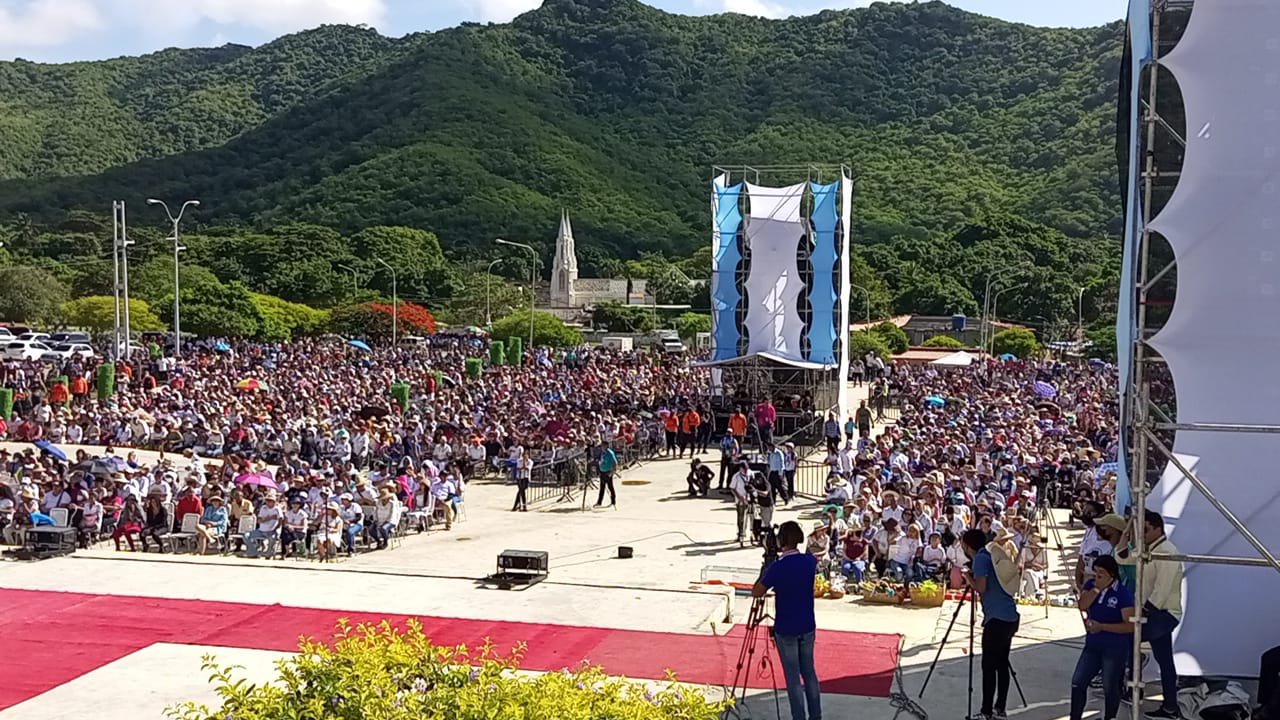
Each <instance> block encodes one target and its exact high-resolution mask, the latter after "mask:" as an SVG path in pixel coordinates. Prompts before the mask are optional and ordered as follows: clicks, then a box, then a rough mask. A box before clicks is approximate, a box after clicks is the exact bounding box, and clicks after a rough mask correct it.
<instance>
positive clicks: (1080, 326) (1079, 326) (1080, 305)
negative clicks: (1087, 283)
mask: <svg viewBox="0 0 1280 720" xmlns="http://www.w3.org/2000/svg"><path fill="white" fill-rule="evenodd" d="M1088 289H1089V288H1088V287H1082V288H1080V294H1079V295H1077V296H1076V339H1077V340H1084V291H1085V290H1088Z"/></svg>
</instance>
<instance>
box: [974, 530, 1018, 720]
mask: <svg viewBox="0 0 1280 720" xmlns="http://www.w3.org/2000/svg"><path fill="white" fill-rule="evenodd" d="M960 544H961V545H962V546H963V548H964V554H965V555H967V556H968V557H969V559H970V568H971V570H970V571H969V575H968V578H967V580H968V582H969V586H970V587H972V588H973V591H974V592H975V593H977V594H978V596H979V597H980V598H981V599H982V708H981V713H980V717H982V718H984V720H989V719H991V718H1001V719H1002V718H1004V717H1006V716H1005V703H1006V702H1007V701H1008V699H1009V650H1010V649H1011V647H1012V645H1013V635H1014V633H1016V632H1017V631H1018V621H1019V620H1020V619H1021V618H1020V617H1019V616H1018V605H1017V603H1015V602H1014V599H1013V595H1012V594H1010V593H1009V591H1007V590H1005V588H1004V586H1003V585H1001V583H1000V579H999V578H998V577H996V567H995V561H994V560H992V558H991V552H990V551H989V550H987V547H986V545H987V536H986V533H984V532H982V531H981V530H966V531H965V532H964V535H961V536H960ZM993 696H994V697H993Z"/></svg>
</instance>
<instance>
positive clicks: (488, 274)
mask: <svg viewBox="0 0 1280 720" xmlns="http://www.w3.org/2000/svg"><path fill="white" fill-rule="evenodd" d="M500 262H502V259H501V258H499V259H497V260H494V261H493V262H491V263H489V267H487V268H485V270H484V327H485V329H486V330H492V329H493V313H491V312H490V308H491V306H490V304H489V281H490V280H492V279H493V266H494V265H497V264H498V263H500ZM530 312H533V311H532V310H530Z"/></svg>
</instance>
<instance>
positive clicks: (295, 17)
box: [124, 0, 387, 32]
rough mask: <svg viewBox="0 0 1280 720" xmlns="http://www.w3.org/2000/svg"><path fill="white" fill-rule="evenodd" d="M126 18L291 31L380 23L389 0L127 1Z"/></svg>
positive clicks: (156, 24)
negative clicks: (316, 27)
mask: <svg viewBox="0 0 1280 720" xmlns="http://www.w3.org/2000/svg"><path fill="white" fill-rule="evenodd" d="M124 4H126V5H128V6H130V7H129V12H127V13H124V16H125V17H133V18H135V19H136V20H137V21H138V22H140V23H141V24H143V25H145V26H147V27H152V28H163V29H166V30H170V31H171V30H173V29H175V28H178V29H182V28H190V27H194V26H196V25H199V24H201V23H205V22H210V23H213V24H215V25H222V26H231V25H237V26H241V27H247V28H252V29H255V30H264V31H269V32H290V31H294V30H303V29H305V28H311V27H315V26H316V25H322V24H326V23H340V24H348V25H359V24H361V23H366V24H369V25H378V24H379V23H381V22H382V21H383V19H384V17H385V15H386V10H387V7H386V2H385V0H186V1H185V2H173V0H125V2H124Z"/></svg>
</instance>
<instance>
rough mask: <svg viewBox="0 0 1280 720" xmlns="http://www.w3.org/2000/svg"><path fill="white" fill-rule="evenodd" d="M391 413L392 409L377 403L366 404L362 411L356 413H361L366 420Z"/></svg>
mask: <svg viewBox="0 0 1280 720" xmlns="http://www.w3.org/2000/svg"><path fill="white" fill-rule="evenodd" d="M390 414H391V411H390V410H388V409H386V408H384V407H378V406H376V405H365V406H364V407H363V408H361V409H360V412H358V413H356V415H359V416H360V417H362V418H364V419H365V420H368V419H369V418H376V417H383V416H384V415H390Z"/></svg>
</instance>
